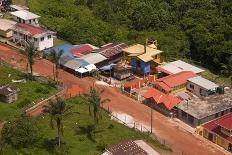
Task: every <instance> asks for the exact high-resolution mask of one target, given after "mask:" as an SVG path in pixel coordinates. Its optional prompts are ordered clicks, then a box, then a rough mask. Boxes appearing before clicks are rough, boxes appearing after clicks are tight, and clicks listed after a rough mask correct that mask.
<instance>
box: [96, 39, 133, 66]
mask: <svg viewBox="0 0 232 155" xmlns="http://www.w3.org/2000/svg"><path fill="white" fill-rule="evenodd" d="M126 47H128V46H127V44H125V43H110V44H106V45H103V46H101V48H99V49H96V50H93V51H92V52H95V53H100V54H101V55H103V56H104V57H106V58H107V60H108V62H109V63H115V62H118V61H119V60H120V59H121V58H122V57H123V49H124V48H126Z"/></svg>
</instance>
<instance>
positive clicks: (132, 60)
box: [131, 59, 138, 70]
mask: <svg viewBox="0 0 232 155" xmlns="http://www.w3.org/2000/svg"><path fill="white" fill-rule="evenodd" d="M137 65H138V61H137V60H136V59H131V66H132V69H133V70H136V68H137Z"/></svg>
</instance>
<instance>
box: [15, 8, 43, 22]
mask: <svg viewBox="0 0 232 155" xmlns="http://www.w3.org/2000/svg"><path fill="white" fill-rule="evenodd" d="M11 14H12V15H13V16H16V17H19V18H21V19H24V20H30V19H36V18H39V17H40V16H38V15H36V14H34V13H32V12H29V11H27V10H19V11H14V12H11Z"/></svg>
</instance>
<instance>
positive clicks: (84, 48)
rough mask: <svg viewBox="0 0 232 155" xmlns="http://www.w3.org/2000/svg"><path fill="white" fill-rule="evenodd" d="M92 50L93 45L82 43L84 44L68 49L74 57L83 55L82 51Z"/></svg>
mask: <svg viewBox="0 0 232 155" xmlns="http://www.w3.org/2000/svg"><path fill="white" fill-rule="evenodd" d="M92 50H93V47H91V46H89V45H84V46H81V47H77V48H75V49H72V50H71V51H70V53H71V54H73V55H74V56H76V57H79V56H81V55H83V54H84V53H86V52H89V51H92Z"/></svg>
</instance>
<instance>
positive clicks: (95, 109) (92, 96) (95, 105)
mask: <svg viewBox="0 0 232 155" xmlns="http://www.w3.org/2000/svg"><path fill="white" fill-rule="evenodd" d="M103 92H104V91H101V92H99V91H97V89H96V88H95V87H94V86H92V87H90V91H89V93H88V94H85V95H84V97H85V99H86V100H87V101H88V103H89V115H90V116H92V113H93V118H94V122H95V125H96V124H98V122H99V116H100V110H101V106H103V104H104V103H107V102H109V101H110V100H109V99H103V100H102V98H101V95H102V93H103Z"/></svg>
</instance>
